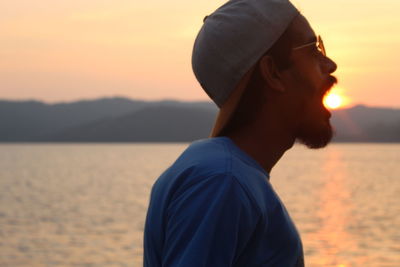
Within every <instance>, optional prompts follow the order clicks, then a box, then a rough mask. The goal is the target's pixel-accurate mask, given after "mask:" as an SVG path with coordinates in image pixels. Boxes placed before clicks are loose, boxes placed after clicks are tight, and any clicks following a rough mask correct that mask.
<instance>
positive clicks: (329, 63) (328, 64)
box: [323, 57, 337, 73]
mask: <svg viewBox="0 0 400 267" xmlns="http://www.w3.org/2000/svg"><path fill="white" fill-rule="evenodd" d="M323 68H324V72H327V73H333V72H335V71H336V69H337V65H336V63H335V61H333V60H332V59H330V58H329V57H325V58H324V62H323Z"/></svg>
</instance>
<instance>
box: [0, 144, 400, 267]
mask: <svg viewBox="0 0 400 267" xmlns="http://www.w3.org/2000/svg"><path fill="white" fill-rule="evenodd" d="M185 147H186V144H0V152H1V153H0V266H2V267H8V266H10V267H19V266H29V267H36V266H38V267H39V266H40V267H42V266H71V267H72V266H74V267H75V266H85V267H91V266H93V267H102V266H107V267H113V266H141V265H142V253H143V249H142V234H143V224H144V219H145V213H146V207H147V203H148V197H149V191H150V188H151V185H152V184H153V182H154V180H155V179H156V178H157V177H158V175H159V174H160V173H161V172H162V171H163V170H164V169H165V168H166V167H167V166H168V165H169V164H171V163H172V162H173V160H174V159H175V158H176V157H177V155H179V154H180V152H181V151H182V150H183V149H184V148H185ZM399 173H400V145H399V144H397V145H381V144H334V145H331V146H329V147H328V148H326V149H323V150H318V151H315V150H307V149H305V148H303V147H302V146H296V147H295V148H293V149H292V150H291V151H289V152H288V153H287V154H285V156H284V158H283V159H282V160H281V161H280V162H279V163H278V165H277V166H276V167H275V169H274V170H273V172H272V174H271V182H272V184H273V185H274V187H275V189H276V191H277V192H278V193H279V194H280V196H281V198H282V199H283V201H284V202H285V204H286V207H287V208H288V210H289V212H290V213H291V216H292V218H293V219H294V221H295V222H296V225H297V227H298V229H299V231H300V233H301V235H302V239H303V245H304V250H305V260H306V265H307V266H338V267H339V266H340V267H345V266H346V267H347V266H372V267H378V266H382V267H398V266H400V175H399Z"/></svg>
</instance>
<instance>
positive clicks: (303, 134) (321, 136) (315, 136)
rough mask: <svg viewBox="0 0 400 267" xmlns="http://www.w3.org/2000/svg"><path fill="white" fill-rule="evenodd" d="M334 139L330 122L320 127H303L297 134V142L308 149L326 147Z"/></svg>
mask: <svg viewBox="0 0 400 267" xmlns="http://www.w3.org/2000/svg"><path fill="white" fill-rule="evenodd" d="M332 138H333V129H332V126H331V124H330V123H329V120H327V122H326V123H323V124H321V125H318V126H315V125H313V126H311V125H310V126H303V127H302V129H300V131H299V132H298V134H297V141H298V142H299V143H301V144H304V145H306V146H307V147H308V148H312V149H317V148H323V147H326V146H327V145H328V144H329V143H330V142H331V141H332Z"/></svg>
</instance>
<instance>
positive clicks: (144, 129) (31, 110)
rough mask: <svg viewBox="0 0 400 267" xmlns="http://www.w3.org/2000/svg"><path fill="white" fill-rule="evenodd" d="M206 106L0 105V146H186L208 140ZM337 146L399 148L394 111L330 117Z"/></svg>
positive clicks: (120, 101) (108, 101) (399, 113)
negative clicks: (374, 144)
mask: <svg viewBox="0 0 400 267" xmlns="http://www.w3.org/2000/svg"><path fill="white" fill-rule="evenodd" d="M216 113H217V108H216V107H215V105H214V104H213V103H211V102H179V101H173V100H170V101H140V100H131V99H127V98H122V97H119V98H118V97H116V98H102V99H95V100H85V101H76V102H70V103H57V104H46V103H43V102H39V101H6V100H0V141H1V142H190V141H193V140H196V139H200V138H205V137H207V136H208V135H209V133H210V131H211V128H212V125H213V123H214V119H215V116H216ZM331 121H332V124H333V126H334V128H335V131H336V135H335V137H334V141H338V142H400V109H390V108H376V107H367V106H363V105H358V106H354V107H352V108H347V109H339V110H334V111H333V112H332V119H331Z"/></svg>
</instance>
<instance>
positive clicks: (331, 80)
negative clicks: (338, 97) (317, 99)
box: [322, 76, 338, 98]
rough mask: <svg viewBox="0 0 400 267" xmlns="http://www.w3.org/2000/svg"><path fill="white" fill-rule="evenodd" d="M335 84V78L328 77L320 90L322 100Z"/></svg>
mask: <svg viewBox="0 0 400 267" xmlns="http://www.w3.org/2000/svg"><path fill="white" fill-rule="evenodd" d="M337 82H338V80H337V78H336V77H335V76H329V77H328V80H327V82H326V86H325V87H324V88H323V90H322V98H324V97H325V96H326V95H327V94H328V93H329V91H330V90H331V89H332V87H333V86H335V84H337Z"/></svg>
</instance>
